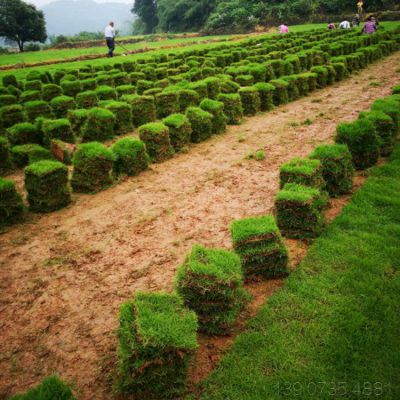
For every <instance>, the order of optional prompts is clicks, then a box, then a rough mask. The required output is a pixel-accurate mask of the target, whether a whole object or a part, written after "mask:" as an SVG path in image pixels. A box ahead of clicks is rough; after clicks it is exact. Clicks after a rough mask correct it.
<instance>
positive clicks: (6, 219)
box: [0, 177, 24, 228]
mask: <svg viewBox="0 0 400 400" xmlns="http://www.w3.org/2000/svg"><path fill="white" fill-rule="evenodd" d="M23 213H24V203H23V201H22V197H21V195H20V194H19V193H18V192H17V189H16V188H15V183H14V182H13V181H10V180H8V179H4V178H1V177H0V228H2V227H3V226H5V225H8V224H12V223H14V222H18V221H19V220H20V219H21V218H22V216H23Z"/></svg>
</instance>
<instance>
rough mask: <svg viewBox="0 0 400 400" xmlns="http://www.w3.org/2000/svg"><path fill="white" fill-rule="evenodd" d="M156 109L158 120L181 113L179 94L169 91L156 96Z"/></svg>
mask: <svg viewBox="0 0 400 400" xmlns="http://www.w3.org/2000/svg"><path fill="white" fill-rule="evenodd" d="M156 109H157V117H158V118H165V117H167V116H168V115H170V114H174V113H177V112H179V103H178V93H177V92H175V91H168V92H162V93H158V94H156Z"/></svg>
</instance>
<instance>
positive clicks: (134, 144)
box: [111, 137, 148, 176]
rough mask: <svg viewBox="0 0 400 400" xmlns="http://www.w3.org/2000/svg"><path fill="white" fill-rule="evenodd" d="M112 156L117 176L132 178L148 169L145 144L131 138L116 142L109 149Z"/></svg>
mask: <svg viewBox="0 0 400 400" xmlns="http://www.w3.org/2000/svg"><path fill="white" fill-rule="evenodd" d="M111 151H112V152H113V154H114V171H115V173H116V174H117V175H120V174H126V175H128V176H134V175H137V174H139V173H140V172H142V171H145V170H146V169H147V168H148V155H147V153H146V146H145V144H144V143H143V142H142V141H140V140H138V139H136V138H133V137H126V138H123V139H120V140H118V141H117V142H115V143H114V145H113V146H112V148H111Z"/></svg>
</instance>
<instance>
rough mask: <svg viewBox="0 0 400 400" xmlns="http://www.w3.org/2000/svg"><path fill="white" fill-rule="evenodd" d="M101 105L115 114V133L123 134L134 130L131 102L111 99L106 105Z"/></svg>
mask: <svg viewBox="0 0 400 400" xmlns="http://www.w3.org/2000/svg"><path fill="white" fill-rule="evenodd" d="M99 105H100V106H101V107H104V108H105V109H106V110H109V111H111V112H112V113H113V114H114V116H115V124H114V133H115V134H116V135H123V134H125V133H129V132H132V131H133V124H132V107H131V106H130V104H129V103H125V102H123V101H113V100H111V101H107V102H105V103H104V105H103V104H102V103H100V104H99Z"/></svg>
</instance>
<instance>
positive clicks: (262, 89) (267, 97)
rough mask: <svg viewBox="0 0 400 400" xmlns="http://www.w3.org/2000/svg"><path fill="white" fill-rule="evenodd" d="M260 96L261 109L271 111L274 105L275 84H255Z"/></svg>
mask: <svg viewBox="0 0 400 400" xmlns="http://www.w3.org/2000/svg"><path fill="white" fill-rule="evenodd" d="M254 87H255V88H256V89H257V91H258V94H259V96H260V109H261V111H269V110H272V108H273V107H274V104H273V101H272V99H273V93H274V90H275V86H274V85H271V84H270V83H264V82H259V83H256V84H255V85H254Z"/></svg>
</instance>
